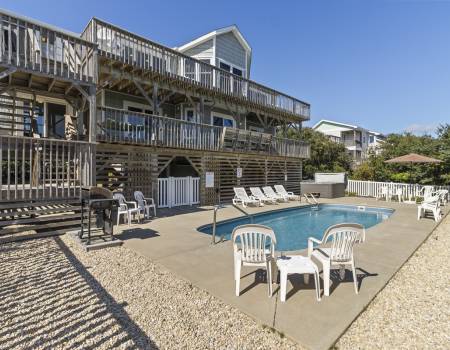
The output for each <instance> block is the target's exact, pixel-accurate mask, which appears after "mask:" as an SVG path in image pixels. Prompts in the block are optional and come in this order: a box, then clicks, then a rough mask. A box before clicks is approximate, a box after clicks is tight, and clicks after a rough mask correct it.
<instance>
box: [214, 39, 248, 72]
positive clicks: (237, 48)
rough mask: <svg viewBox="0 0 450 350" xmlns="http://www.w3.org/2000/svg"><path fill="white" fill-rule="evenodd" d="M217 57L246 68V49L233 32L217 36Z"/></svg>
mask: <svg viewBox="0 0 450 350" xmlns="http://www.w3.org/2000/svg"><path fill="white" fill-rule="evenodd" d="M216 58H218V59H220V58H222V59H224V60H225V61H227V62H230V63H231V64H233V65H235V66H238V67H242V68H244V69H245V66H246V64H245V63H246V62H245V49H244V48H243V47H242V45H241V44H240V42H239V41H238V40H237V39H236V37H235V36H234V34H233V33H225V34H220V35H218V36H217V37H216Z"/></svg>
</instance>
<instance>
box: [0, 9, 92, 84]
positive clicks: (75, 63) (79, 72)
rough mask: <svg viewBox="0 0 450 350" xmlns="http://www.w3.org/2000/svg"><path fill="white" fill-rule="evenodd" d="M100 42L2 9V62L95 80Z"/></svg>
mask: <svg viewBox="0 0 450 350" xmlns="http://www.w3.org/2000/svg"><path fill="white" fill-rule="evenodd" d="M96 47H97V45H96V44H94V43H91V42H88V41H85V40H84V39H82V38H80V37H77V36H76V35H72V34H71V33H68V32H65V31H63V30H59V29H57V28H53V27H51V26H46V25H44V24H42V23H40V22H36V21H31V20H28V19H26V18H23V17H19V16H16V15H14V14H12V13H9V12H7V11H4V10H0V65H4V66H7V67H11V68H20V69H24V70H27V71H35V72H39V73H43V74H47V75H50V76H54V77H60V78H65V79H69V80H75V81H81V82H87V83H95V82H96V75H97V73H96V69H97V61H96V57H97V56H96V55H97V49H96Z"/></svg>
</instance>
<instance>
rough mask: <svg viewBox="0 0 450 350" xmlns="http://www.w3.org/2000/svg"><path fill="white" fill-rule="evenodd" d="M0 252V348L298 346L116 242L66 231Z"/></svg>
mask: <svg viewBox="0 0 450 350" xmlns="http://www.w3.org/2000/svg"><path fill="white" fill-rule="evenodd" d="M67 247H69V249H68V248H67ZM0 257H1V258H0V262H1V264H0V314H1V318H0V349H116V348H127V349H133V348H139V349H142V348H144V349H152V348H155V349H156V348H160V349H299V346H298V345H297V344H296V343H294V342H292V341H291V340H289V339H287V338H285V337H283V336H282V335H281V334H279V333H277V332H274V331H273V330H272V329H270V328H268V327H264V326H262V325H259V324H257V323H256V322H255V321H254V320H253V319H252V318H250V317H248V316H246V315H244V314H243V313H241V312H240V311H238V310H237V309H235V308H233V307H230V306H228V305H226V304H224V303H223V302H221V301H220V300H218V299H217V298H215V297H213V296H211V295H210V294H208V293H206V292H204V291H202V290H200V289H198V288H196V287H194V286H192V285H191V284H189V283H187V282H185V281H183V280H180V279H179V278H177V277H176V276H174V275H173V274H172V273H170V272H168V271H166V270H165V269H163V268H162V267H161V266H159V265H156V264H154V263H152V262H151V261H149V260H148V259H146V258H143V257H141V256H139V255H137V254H136V253H134V252H133V251H131V250H128V249H126V248H123V247H122V248H110V249H104V250H100V251H95V252H92V253H85V252H84V251H82V250H81V249H80V248H79V247H78V246H77V245H75V244H74V243H73V241H72V239H71V238H70V237H68V236H67V235H66V236H64V237H63V238H62V239H60V238H49V239H40V240H34V241H28V242H24V243H14V244H6V245H3V246H0Z"/></svg>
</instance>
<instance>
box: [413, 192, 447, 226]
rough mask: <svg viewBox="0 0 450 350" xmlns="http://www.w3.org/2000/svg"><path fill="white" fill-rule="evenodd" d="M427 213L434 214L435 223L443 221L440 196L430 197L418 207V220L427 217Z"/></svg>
mask: <svg viewBox="0 0 450 350" xmlns="http://www.w3.org/2000/svg"><path fill="white" fill-rule="evenodd" d="M427 212H431V213H432V214H433V217H434V221H436V222H437V221H439V220H440V219H441V217H442V212H441V202H440V196H439V195H436V196H433V197H429V198H427V199H426V200H424V201H423V202H422V203H421V204H419V206H418V207H417V220H420V219H421V218H422V216H425V215H426V213H427Z"/></svg>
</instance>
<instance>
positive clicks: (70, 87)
mask: <svg viewBox="0 0 450 350" xmlns="http://www.w3.org/2000/svg"><path fill="white" fill-rule="evenodd" d="M72 88H73V84H70V85H69V86H68V87H67V88H66V90H64V95H67V94H68V93H69V92H70V90H72Z"/></svg>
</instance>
